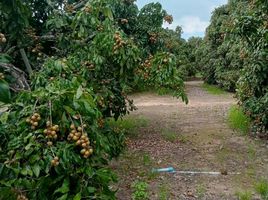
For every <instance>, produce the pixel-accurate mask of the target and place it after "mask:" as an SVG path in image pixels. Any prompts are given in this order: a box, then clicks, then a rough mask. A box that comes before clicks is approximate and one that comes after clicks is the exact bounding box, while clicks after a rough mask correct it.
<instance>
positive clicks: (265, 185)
mask: <svg viewBox="0 0 268 200" xmlns="http://www.w3.org/2000/svg"><path fill="white" fill-rule="evenodd" d="M255 189H256V192H257V193H258V194H260V195H261V198H262V200H268V181H266V180H262V181H260V182H259V183H257V184H256V186H255Z"/></svg>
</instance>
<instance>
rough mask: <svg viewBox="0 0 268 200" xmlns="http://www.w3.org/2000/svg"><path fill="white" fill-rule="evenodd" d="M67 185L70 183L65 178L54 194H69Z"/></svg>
mask: <svg viewBox="0 0 268 200" xmlns="http://www.w3.org/2000/svg"><path fill="white" fill-rule="evenodd" d="M69 185H70V181H69V178H65V179H64V181H63V183H62V186H61V187H60V188H58V189H57V190H56V191H55V192H54V194H55V193H62V194H65V193H67V192H69V190H70V188H69Z"/></svg>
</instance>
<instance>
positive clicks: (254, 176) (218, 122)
mask: <svg viewBox="0 0 268 200" xmlns="http://www.w3.org/2000/svg"><path fill="white" fill-rule="evenodd" d="M201 86H202V82H198V81H193V82H187V83H186V88H187V93H188V97H189V100H190V102H189V104H188V105H185V104H184V103H182V102H180V101H179V100H177V99H175V98H173V97H170V96H159V95H156V94H152V93H142V94H137V95H134V96H132V98H133V99H134V103H135V105H136V106H137V107H138V110H137V111H135V112H133V113H131V115H130V116H129V118H130V119H132V120H135V119H142V120H146V121H148V123H147V125H146V126H142V127H139V128H137V130H135V132H138V135H137V136H136V137H130V139H129V141H128V150H127V152H125V153H124V155H122V157H121V158H120V159H119V160H118V161H116V162H114V163H113V164H112V168H113V169H115V170H116V172H117V173H118V174H119V177H120V181H119V183H118V185H117V186H116V187H118V188H119V191H118V199H120V200H125V199H126V200H129V199H131V192H132V189H131V185H132V184H133V182H135V181H137V180H139V181H144V182H146V183H148V184H149V191H150V193H149V195H150V198H149V199H172V200H173V199H174V200H175V199H206V200H217V199H219V200H221V199H223V200H225V199H226V200H227V199H229V200H232V199H237V198H236V196H235V193H236V192H238V191H244V190H250V189H251V188H253V185H254V183H255V182H256V181H258V180H260V179H261V178H268V148H267V146H266V145H265V144H263V143H262V142H260V141H258V140H253V139H250V138H249V137H246V136H239V134H237V133H235V132H234V131H233V130H232V129H230V128H229V127H228V125H227V123H226V116H227V112H228V110H229V108H230V106H231V105H233V104H235V99H234V98H233V97H232V94H224V95H211V94H208V93H207V92H206V91H204V90H203V89H202V87H201ZM169 166H172V167H174V168H175V169H176V170H187V171H188V170H190V171H227V172H228V173H229V172H240V173H241V174H240V175H218V176H215V175H214V176H213V175H185V174H168V173H161V174H157V175H156V174H152V173H151V169H152V168H162V167H169ZM256 199H258V198H257V197H256Z"/></svg>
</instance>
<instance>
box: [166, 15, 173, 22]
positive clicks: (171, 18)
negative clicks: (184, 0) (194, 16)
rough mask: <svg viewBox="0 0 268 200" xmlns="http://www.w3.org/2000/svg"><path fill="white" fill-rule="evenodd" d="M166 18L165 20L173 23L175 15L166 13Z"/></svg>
mask: <svg viewBox="0 0 268 200" xmlns="http://www.w3.org/2000/svg"><path fill="white" fill-rule="evenodd" d="M164 20H165V21H166V22H167V23H169V24H172V22H173V17H172V15H166V16H165V17H164Z"/></svg>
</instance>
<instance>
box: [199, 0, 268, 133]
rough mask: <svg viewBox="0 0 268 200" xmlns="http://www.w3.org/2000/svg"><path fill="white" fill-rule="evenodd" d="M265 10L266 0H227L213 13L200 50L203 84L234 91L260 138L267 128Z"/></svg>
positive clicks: (267, 17)
mask: <svg viewBox="0 0 268 200" xmlns="http://www.w3.org/2000/svg"><path fill="white" fill-rule="evenodd" d="M267 8H268V2H267V1H266V0H257V1H253V0H252V1H243V0H230V1H228V4H227V5H224V6H221V7H219V8H217V9H216V10H215V11H214V12H213V16H212V18H211V23H210V25H209V27H208V28H207V30H206V36H205V38H204V40H203V42H202V45H201V46H200V47H199V52H200V55H201V57H200V59H199V61H200V63H201V65H202V72H203V75H204V79H205V81H206V82H208V83H210V84H217V85H219V86H221V87H222V88H224V89H226V90H229V91H237V96H238V99H239V102H240V104H241V105H242V107H243V108H244V111H245V113H246V114H247V115H249V116H250V117H251V119H252V120H253V122H254V126H253V128H254V129H253V130H254V132H255V133H259V134H260V133H262V134H261V135H262V136H263V135H265V132H266V130H267V128H268V110H267V108H268V98H267V97H268V96H267V95H268V93H267V92H268V85H267V84H268V68H267V64H268V60H267V56H268V51H267V49H268V26H267V21H268V9H267ZM266 136H267V134H266Z"/></svg>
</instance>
